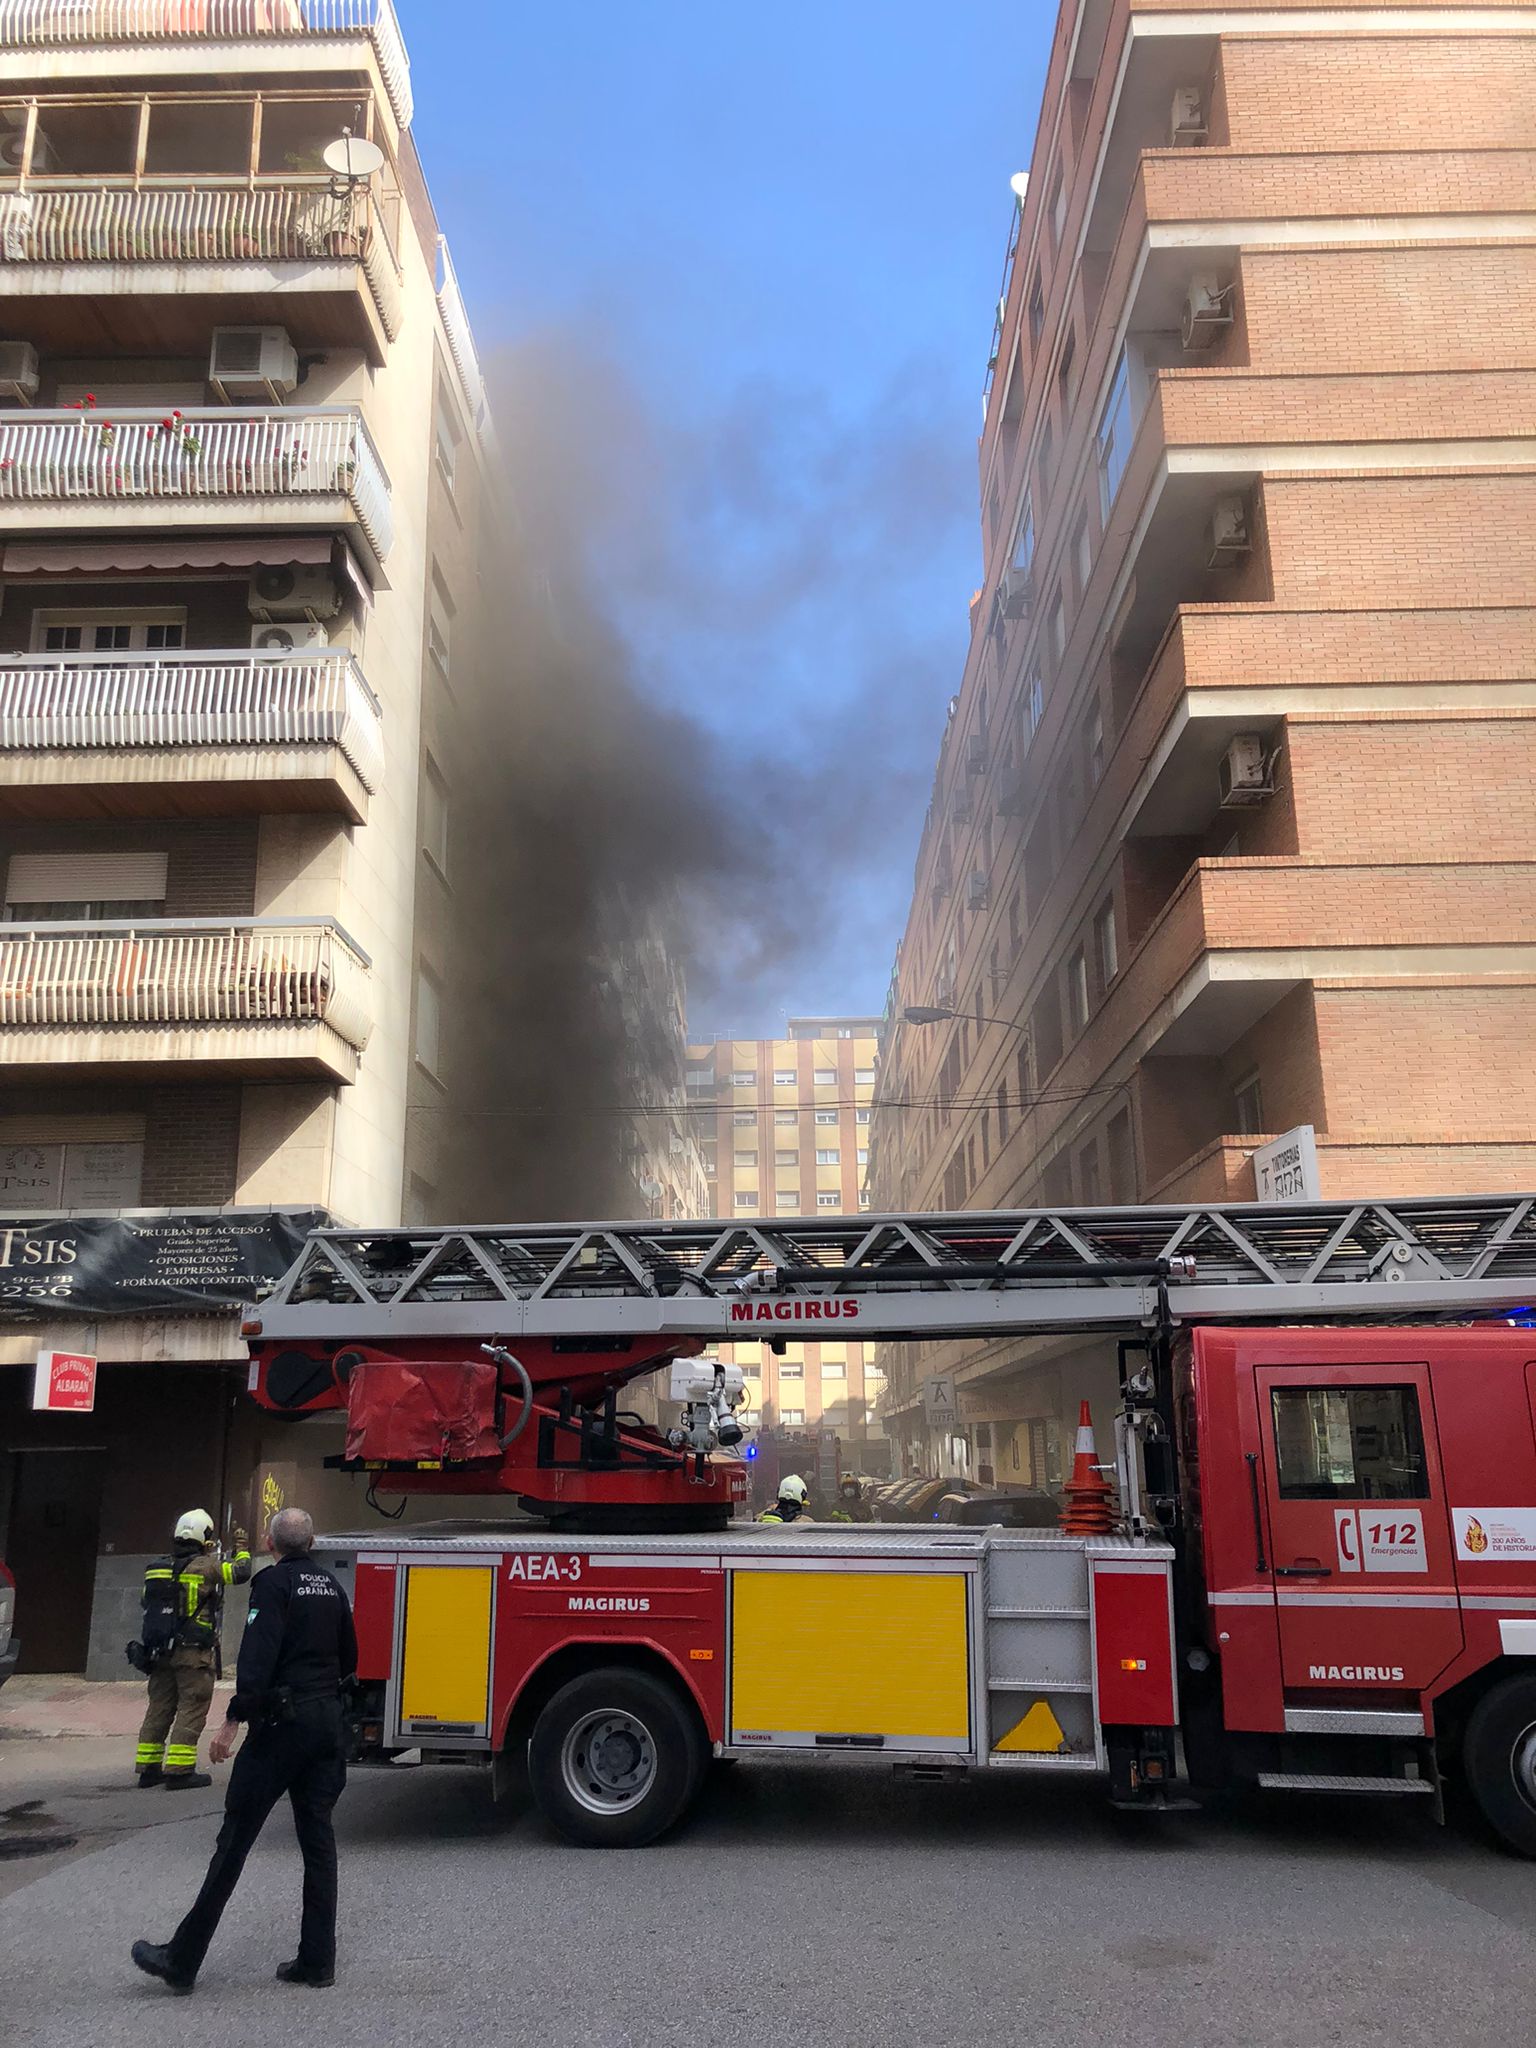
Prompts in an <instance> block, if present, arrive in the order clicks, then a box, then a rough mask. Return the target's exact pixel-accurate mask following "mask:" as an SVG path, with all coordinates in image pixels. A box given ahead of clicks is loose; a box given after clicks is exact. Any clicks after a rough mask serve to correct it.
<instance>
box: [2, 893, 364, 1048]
mask: <svg viewBox="0 0 1536 2048" xmlns="http://www.w3.org/2000/svg"><path fill="white" fill-rule="evenodd" d="M370 1007H371V1006H370V1004H369V1000H368V959H367V955H366V954H364V953H362V952H361V951H359V950H358V948H356V947H355V946H354V945H353V944H352V943H351V941H350V940H349V939H348V938H347V936H346V934H345V932H343V931H342V929H341V927H340V926H339V925H335V924H331V923H329V922H328V921H327V920H326V919H324V918H294V919H286V920H284V919H278V920H271V921H269V920H267V919H263V918H236V919H230V920H228V921H226V922H222V923H220V922H211V921H209V920H207V919H200V920H198V921H197V922H195V923H187V922H183V921H181V920H179V919H175V918H154V919H145V920H143V921H142V922H139V923H115V922H114V923H103V924H94V923H93V924H88V925H78V924H63V923H58V924H39V925H33V926H31V927H30V928H28V929H25V930H23V929H21V928H19V927H17V926H15V925H0V1027H3V1026H10V1027H12V1028H14V1027H16V1026H24V1027H25V1026H30V1027H33V1028H36V1027H37V1026H39V1025H44V1026H62V1027H64V1028H66V1029H68V1028H71V1027H82V1026H83V1027H86V1028H94V1027H97V1026H103V1025H114V1024H141V1025H142V1024H158V1025H183V1024H328V1025H329V1026H330V1028H331V1029H332V1030H333V1031H334V1032H336V1033H337V1035H338V1036H339V1037H341V1038H343V1039H345V1041H346V1042H347V1044H348V1045H351V1046H354V1047H355V1048H356V1049H357V1050H358V1051H359V1052H360V1051H361V1050H362V1048H363V1047H364V1046H365V1045H366V1044H367V1043H368V1034H369V1031H370V1029H371V1028H372V1017H371V1015H370Z"/></svg>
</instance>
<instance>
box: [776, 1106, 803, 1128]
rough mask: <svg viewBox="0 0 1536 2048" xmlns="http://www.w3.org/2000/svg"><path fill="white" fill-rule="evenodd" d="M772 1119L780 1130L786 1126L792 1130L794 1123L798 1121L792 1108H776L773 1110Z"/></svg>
mask: <svg viewBox="0 0 1536 2048" xmlns="http://www.w3.org/2000/svg"><path fill="white" fill-rule="evenodd" d="M773 1120H774V1122H775V1124H777V1125H778V1127H779V1129H780V1130H783V1129H785V1128H786V1127H787V1128H788V1129H790V1130H793V1129H794V1127H795V1125H796V1124H797V1123H798V1122H799V1121H800V1119H799V1117H798V1115H797V1114H796V1113H795V1111H794V1110H792V1109H776V1110H775V1111H774V1112H773Z"/></svg>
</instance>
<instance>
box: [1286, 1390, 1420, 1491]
mask: <svg viewBox="0 0 1536 2048" xmlns="http://www.w3.org/2000/svg"><path fill="white" fill-rule="evenodd" d="M1270 1399H1271V1401H1272V1403H1273V1411H1274V1427H1275V1461H1276V1466H1277V1470H1278V1475H1279V1482H1280V1498H1281V1499H1282V1500H1426V1499H1428V1497H1429V1467H1428V1465H1427V1463H1426V1461H1425V1457H1424V1432H1423V1429H1422V1427H1421V1425H1420V1422H1419V1397H1418V1393H1417V1391H1416V1390H1415V1389H1414V1388H1413V1387H1275V1388H1273V1389H1272V1391H1271V1395H1270Z"/></svg>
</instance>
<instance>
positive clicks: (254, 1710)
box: [133, 1508, 357, 1992]
mask: <svg viewBox="0 0 1536 2048" xmlns="http://www.w3.org/2000/svg"><path fill="white" fill-rule="evenodd" d="M314 1540H315V1525H314V1523H313V1522H312V1521H311V1520H310V1518H309V1516H308V1515H306V1514H305V1513H304V1512H303V1510H302V1509H301V1508H283V1509H281V1510H280V1512H279V1513H277V1514H275V1515H274V1516H273V1517H272V1525H271V1527H270V1529H269V1530H268V1532H267V1548H268V1550H269V1551H270V1552H271V1553H272V1556H273V1557H274V1558H275V1559H276V1563H275V1564H274V1565H273V1567H272V1569H271V1570H270V1571H264V1572H261V1573H258V1575H257V1577H256V1579H255V1580H254V1581H253V1583H252V1586H251V1609H250V1613H249V1614H248V1615H247V1617H246V1623H245V1634H244V1636H243V1637H242V1638H241V1641H240V1661H239V1663H238V1664H237V1665H236V1667H235V1692H234V1698H233V1699H232V1700H231V1701H230V1705H229V1715H228V1718H227V1719H226V1720H225V1722H224V1725H223V1727H222V1728H220V1730H219V1732H218V1733H217V1735H215V1736H214V1738H213V1741H212V1742H211V1743H210V1744H209V1747H208V1753H209V1755H210V1756H211V1757H212V1758H213V1761H214V1762H215V1763H216V1764H221V1763H223V1762H224V1760H225V1758H226V1757H227V1756H228V1755H229V1753H230V1751H231V1750H232V1749H233V1748H234V1746H235V1742H236V1739H237V1738H238V1736H239V1733H240V1724H241V1723H242V1722H244V1723H245V1724H246V1727H247V1730H248V1732H247V1734H246V1738H245V1742H244V1744H243V1746H242V1748H241V1750H240V1754H239V1756H237V1757H236V1759H235V1767H234V1769H233V1770H232V1771H231V1772H230V1774H229V1790H228V1792H227V1793H226V1794H225V1798H224V1823H223V1825H222V1827H221V1828H220V1829H219V1838H218V1841H217V1842H216V1843H215V1844H214V1850H213V1859H212V1861H211V1862H210V1863H209V1865H208V1874H207V1876H206V1877H205V1878H204V1879H203V1885H202V1890H201V1891H200V1892H199V1893H198V1895H197V1897H196V1899H195V1900H194V1901H193V1903H192V1908H191V1910H190V1912H188V1914H187V1915H186V1917H185V1919H183V1921H182V1923H181V1925H180V1926H179V1927H178V1928H177V1929H176V1932H175V1933H174V1934H173V1935H172V1936H171V1938H170V1940H169V1941H168V1942H166V1943H164V1944H163V1945H162V1944H160V1943H157V1942H149V1941H136V1942H135V1943H134V1944H133V1960H134V1962H135V1963H136V1964H137V1965H138V1967H139V1968H140V1969H141V1970H143V1971H144V1972H145V1973H146V1975H148V1976H151V1977H158V1978H159V1979H160V1980H161V1982H162V1983H164V1984H166V1985H168V1986H169V1988H170V1989H171V1990H172V1991H179V1992H186V1991H190V1990H191V1989H192V1988H193V1985H194V1984H195V1982H196V1979H197V1973H198V1970H199V1969H200V1968H201V1966H202V1961H203V1957H204V1956H205V1955H206V1954H207V1953H208V1944H209V1943H210V1942H211V1941H212V1939H213V1937H214V1933H215V1931H216V1930H217V1928H218V1924H219V1917H220V1915H221V1914H222V1913H223V1911H224V1908H225V1906H226V1905H228V1903H229V1899H230V1895H231V1893H232V1892H233V1891H234V1889H235V1886H236V1885H237V1884H238V1883H239V1881H240V1873H241V1871H242V1870H243V1869H244V1867H245V1859H246V1857H247V1856H248V1855H249V1854H250V1852H251V1850H252V1848H253V1847H254V1846H255V1843H256V1838H257V1836H258V1835H259V1834H260V1833H261V1831H262V1828H263V1827H264V1826H265V1825H266V1819H267V1815H268V1814H269V1813H270V1812H271V1811H272V1809H273V1807H274V1806H275V1805H276V1804H277V1802H278V1800H279V1799H281V1798H282V1797H283V1795H284V1793H286V1794H287V1795H288V1798H289V1801H290V1802H291V1804H292V1806H293V1824H294V1830H295V1832H296V1834H297V1835H298V1838H299V1849H300V1852H301V1854H302V1855H303V1858H304V1892H303V1906H302V1917H301V1920H300V1927H299V1952H298V1954H297V1955H296V1956H295V1957H294V1959H293V1961H292V1962H289V1963H283V1964H281V1965H280V1966H279V1968H278V1972H277V1976H278V1981H279V1982H280V1983H283V1984H308V1985H313V1986H315V1987H317V1988H318V1987H323V1986H325V1985H327V1984H331V1983H333V1982H334V1981H335V1974H336V1836H335V1833H334V1830H333V1828H332V1825H331V1810H332V1808H333V1807H334V1806H335V1804H336V1801H337V1800H338V1798H340V1796H341V1792H342V1788H343V1787H344V1786H345V1784H346V1782H347V1766H346V1748H345V1741H344V1729H343V1721H342V1702H341V1692H342V1686H343V1684H344V1682H345V1681H346V1680H347V1679H349V1678H351V1677H352V1675H353V1673H354V1672H355V1671H356V1670H357V1636H356V1633H355V1632H354V1630H353V1627H352V1610H351V1608H350V1607H349V1606H348V1605H347V1596H346V1594H345V1593H344V1592H343V1591H342V1589H341V1587H340V1586H339V1585H338V1584H337V1583H336V1581H335V1580H334V1579H333V1578H332V1577H331V1575H330V1573H329V1572H328V1571H324V1570H322V1569H321V1567H320V1566H319V1565H318V1564H317V1563H316V1562H315V1560H314V1558H313V1557H312V1556H311V1555H310V1551H311V1549H312V1547H313V1545H314Z"/></svg>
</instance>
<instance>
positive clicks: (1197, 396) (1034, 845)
mask: <svg viewBox="0 0 1536 2048" xmlns="http://www.w3.org/2000/svg"><path fill="white" fill-rule="evenodd" d="M1533 78H1536V36H1533V33H1532V22H1531V17H1530V14H1529V12H1528V10H1522V9H1519V8H1515V7H1509V8H1504V7H1495V8H1490V9H1478V10H1472V9H1463V8H1458V7H1455V6H1452V7H1436V8H1433V9H1429V8H1420V7H1409V8H1406V9H1392V10H1387V9H1378V8H1375V7H1372V6H1369V5H1367V6H1360V7H1352V8H1350V9H1348V10H1347V11H1344V12H1338V11H1334V12H1323V11H1319V10H1316V9H1313V8H1310V7H1307V6H1303V5H1296V6H1287V5H1282V6H1279V7H1269V8H1265V9H1264V10H1263V11H1262V12H1248V11H1245V10H1244V9H1242V8H1240V7H1232V6H1217V5H1206V6H1199V5H1197V6H1195V7H1192V8H1181V9H1179V10H1177V11H1175V12H1170V11H1168V10H1167V9H1166V8H1163V7H1161V6H1158V5H1147V4H1139V0H1066V4H1065V5H1064V6H1063V8H1062V11H1061V14H1060V16H1059V18H1058V23H1057V32H1056V36H1055V39H1054V42H1053V45H1052V54H1051V61H1050V68H1049V73H1048V77H1047V82H1046V86H1045V93H1044V100H1043V105H1042V110H1041V116H1040V123H1039V128H1038V132H1037V135H1036V140H1035V146H1034V153H1033V157H1032V159H1031V162H1030V168H1029V172H1028V177H1027V184H1025V182H1024V181H1023V180H1016V181H1015V188H1016V190H1018V189H1020V188H1022V194H1023V196H1022V199H1021V202H1020V203H1019V204H1018V206H1017V208H1016V210H1015V214H1014V218H1013V222H1012V230H1011V234H1010V238H1009V243H1008V250H1007V259H1006V269H1005V279H1004V289H1003V296H1002V302H1001V306H1000V309H999V316H998V322H997V327H996V330H995V335H994V343H993V351H992V362H991V365H990V367H989V371H988V378H987V391H986V416H985V428H984V432H983V435H982V440H981V446H980V471H981V512H982V530H983V541H984V560H985V571H984V582H983V587H982V589H981V591H980V592H979V593H978V596H977V598H976V600H975V602H974V605H973V619H972V623H973V632H972V640H971V646H970V652H969V657H968V660H967V663H966V667H965V672H964V676H963V679H962V682H961V685H960V688H959V691H958V693H957V695H956V697H955V699H954V702H953V704H952V706H951V713H950V718H949V724H948V729H947V731H946V734H945V737H944V742H943V746H942V749H941V753H940V758H939V762H938V768H937V773H936V776H935V782H934V792H933V803H932V806H931V809H930V811H929V814H928V818H927V821H926V824H925V827H924V830H923V836H922V845H921V849H920V852H919V855H918V861H917V870H916V879H915V889H914V894H913V899H912V906H911V911H910V915H909V918H908V923H907V927H906V932H905V936H904V939H903V944H902V952H901V964H900V989H899V1001H898V1004H897V1007H896V1009H895V1012H894V1022H893V1028H892V1030H891V1033H890V1037H889V1041H888V1043H887V1045H886V1048H885V1064H884V1068H883V1074H882V1094H884V1095H890V1096H893V1097H900V1098H905V1099H908V1100H910V1101H911V1102H912V1103H913V1104H914V1105H916V1106H915V1107H913V1108H912V1109H910V1110H906V1111H899V1112H898V1111H890V1112H886V1113H885V1114H884V1115H883V1117H882V1120H881V1124H880V1128H878V1129H877V1131H876V1133H875V1162H876V1163H875V1169H874V1177H873V1187H874V1201H875V1206H876V1207H877V1208H885V1207H902V1208H905V1207H927V1206H932V1207H942V1208H951V1209H952V1208H956V1207H960V1206H975V1207H981V1208H992V1207H997V1206H1004V1205H1010V1204H1016V1203H1023V1204H1044V1205H1054V1204H1071V1203H1079V1204H1095V1203H1104V1202H1129V1201H1144V1202H1157V1201H1170V1202H1176V1201H1180V1200H1192V1199H1202V1200H1204V1199H1213V1200H1235V1201H1241V1200H1251V1199H1254V1198H1255V1196H1256V1193H1257V1192H1258V1191H1257V1189H1256V1185H1255V1179H1254V1168H1253V1153H1254V1150H1255V1147H1256V1146H1258V1145H1260V1144H1262V1143H1263V1142H1264V1141H1266V1140H1267V1139H1270V1138H1273V1137H1277V1136H1279V1135H1281V1134H1285V1133H1289V1132H1292V1131H1295V1130H1297V1129H1298V1128H1302V1127H1310V1129H1311V1131H1312V1132H1314V1133H1315V1146H1316V1156H1317V1176H1316V1185H1317V1188H1318V1190H1319V1191H1320V1193H1321V1194H1322V1195H1323V1196H1332V1197H1354V1196H1366V1195H1371V1194H1377V1193H1381V1194H1386V1193H1392V1194H1408V1193H1414V1194H1419V1193H1427V1192H1435V1191H1443V1192H1445V1193H1447V1194H1449V1193H1461V1192H1468V1191H1476V1190H1484V1189H1508V1188H1512V1187H1517V1186H1519V1187H1524V1186H1529V1185H1530V1184H1531V1182H1532V1179H1533V1176H1536V1054H1533V1046H1536V922H1533V919H1532V914H1531V903H1532V882H1533V879H1536V868H1533V865H1532V858H1531V855H1532V843H1533V825H1536V799H1533V794H1532V792H1533V789H1536V778H1533V773H1532V770H1533V765H1536V723H1533V714H1536V680H1533V679H1536V605H1533V592H1536V469H1533V457H1536V439H1533V432H1536V429H1533V413H1532V404H1531V401H1532V395H1533V389H1536V378H1533V367H1536V366H1533V358H1532V342H1531V337H1532V334H1533V332H1536V327H1533V323H1532V317H1531V316H1532V312H1533V309H1536V204H1533V202H1536V156H1533V153H1532V143H1533V140H1536V135H1533V130H1532V125H1531V118H1530V107H1531V104H1532V92H1531V88H1532V83H1533ZM1469 106H1475V108H1476V109H1477V114H1476V118H1475V119H1474V120H1471V121H1469V120H1468V119H1466V118H1465V115H1466V109H1467V108H1468V107H1469ZM914 1005H916V1006H925V1007H927V1008H928V1009H930V1010H938V1011H940V1012H948V1013H950V1014H949V1015H947V1016H943V1017H941V1018H940V1019H939V1020H937V1021H930V1022H927V1023H923V1024H913V1023H910V1022H907V1021H906V1020H905V1017H904V1012H905V1011H906V1010H907V1009H908V1008H910V1007H912V1006H914ZM946 1362H951V1363H954V1362H958V1363H960V1365H961V1371H962V1381H963V1383H964V1384H965V1385H967V1386H968V1388H969V1393H968V1396H967V1400H968V1407H967V1411H966V1412H967V1416H968V1417H969V1420H970V1421H971V1423H972V1424H974V1425H975V1426H974V1427H972V1428H971V1429H969V1430H968V1432H967V1435H966V1439H965V1441H964V1443H963V1444H962V1445H961V1446H958V1447H952V1446H949V1447H946V1446H934V1445H929V1446H928V1447H927V1448H928V1450H929V1452H930V1453H931V1454H937V1453H938V1452H940V1451H943V1452H944V1453H945V1454H946V1455H948V1454H950V1452H952V1451H959V1452H963V1454H964V1455H965V1456H967V1457H970V1458H971V1459H973V1460H974V1461H975V1462H977V1463H979V1462H981V1453H982V1450H983V1442H982V1437H983V1435H984V1436H985V1451H986V1453H987V1454H988V1455H989V1456H990V1462H991V1463H992V1464H993V1466H994V1468H995V1469H996V1471H997V1474H998V1477H999V1478H1002V1477H1005V1476H1009V1475H1010V1474H1011V1475H1013V1476H1023V1477H1029V1476H1031V1474H1032V1471H1033V1476H1037V1477H1041V1478H1046V1477H1049V1476H1050V1474H1049V1473H1048V1471H1047V1467H1048V1464H1049V1461H1050V1456H1049V1447H1048V1445H1047V1444H1046V1442H1045V1425H1046V1424H1047V1423H1050V1424H1051V1425H1052V1427H1053V1428H1057V1427H1059V1424H1060V1421H1061V1418H1062V1413H1063V1410H1065V1411H1066V1412H1067V1413H1068V1414H1070V1412H1071V1408H1072V1402H1073V1400H1074V1397H1075V1393H1076V1391H1077V1388H1078V1380H1079V1378H1080V1374H1079V1372H1078V1364H1079V1363H1080V1361H1077V1362H1074V1359H1073V1358H1067V1359H1065V1360H1064V1361H1063V1360H1062V1359H1061V1358H1059V1357H1057V1356H1056V1354H1055V1353H1053V1352H1052V1351H1051V1350H1050V1348H1049V1347H1043V1346H1042V1347H1036V1348H1035V1349H1034V1350H1033V1351H1029V1352H1028V1353H1027V1355H1026V1353H1025V1352H1024V1351H1021V1350H1020V1349H1019V1348H1018V1347H1011V1348H1008V1347H1004V1348H1003V1350H1002V1352H1001V1353H999V1354H991V1353H989V1354H987V1355H985V1356H982V1357H980V1358H977V1357H970V1358H968V1359H966V1360H964V1361H956V1360H950V1359H946ZM931 1363H932V1359H931V1358H930V1359H929V1360H927V1361H925V1360H924V1359H923V1358H922V1357H921V1356H920V1355H918V1354H916V1353H912V1352H903V1353H901V1354H900V1355H899V1356H898V1357H896V1358H895V1359H894V1360H893V1364H892V1375H893V1377H892V1393H891V1401H890V1404H889V1405H890V1417H891V1424H892V1427H893V1428H895V1429H896V1430H897V1432H898V1433H899V1434H901V1433H905V1434H907V1435H908V1436H909V1439H910V1440H911V1441H913V1442H916V1441H918V1440H919V1438H920V1437H921V1434H922V1433H921V1430H920V1426H919V1424H918V1423H917V1421H916V1419H915V1417H916V1409H915V1406H914V1403H915V1401H916V1399H917V1392H918V1389H917V1381H918V1379H919V1378H920V1376H921V1373H922V1372H923V1371H924V1370H927V1369H928V1368H929V1366H930V1365H931ZM1095 1370H1096V1371H1097V1370H1102V1375H1103V1376H1102V1378H1100V1379H1099V1380H1098V1381H1097V1382H1096V1384H1097V1385H1099V1386H1102V1387H1105V1388H1107V1387H1108V1386H1109V1385H1110V1384H1111V1380H1112V1375H1111V1374H1110V1372H1109V1370H1108V1368H1107V1367H1104V1366H1102V1361H1101V1364H1100V1367H1096V1368H1095ZM1036 1424H1038V1425H1039V1427H1038V1428H1036V1427H1034V1425H1036ZM1021 1432H1022V1435H1021ZM1032 1445H1033V1448H1032V1447H1031V1446H1032Z"/></svg>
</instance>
